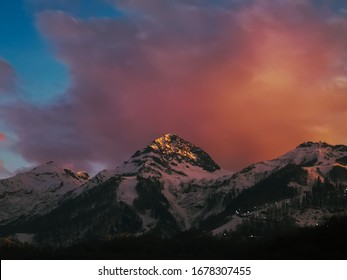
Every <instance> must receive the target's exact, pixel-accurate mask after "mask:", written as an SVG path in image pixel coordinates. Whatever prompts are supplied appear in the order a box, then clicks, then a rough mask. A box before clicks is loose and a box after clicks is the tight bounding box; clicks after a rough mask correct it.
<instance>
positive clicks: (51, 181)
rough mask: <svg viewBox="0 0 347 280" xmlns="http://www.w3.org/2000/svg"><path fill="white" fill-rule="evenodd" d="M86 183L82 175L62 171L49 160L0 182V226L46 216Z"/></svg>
mask: <svg viewBox="0 0 347 280" xmlns="http://www.w3.org/2000/svg"><path fill="white" fill-rule="evenodd" d="M88 180H89V176H88V174H87V173H86V172H83V171H80V172H76V173H75V172H73V171H71V170H69V169H62V168H59V167H58V166H57V165H56V164H55V163H54V162H52V161H50V162H47V163H45V164H43V165H40V166H38V167H36V168H34V169H32V170H30V171H27V172H24V173H21V174H18V175H16V176H14V177H12V178H8V179H2V180H0V225H6V224H7V223H9V222H12V223H14V222H23V221H27V220H30V219H33V218H35V217H38V216H41V215H44V214H47V213H48V212H50V211H51V210H53V209H54V208H56V207H57V206H58V204H59V201H60V200H61V199H62V198H63V196H64V195H65V194H66V193H68V192H70V191H73V190H75V189H76V188H78V187H80V186H81V185H82V184H83V183H85V182H87V181H88Z"/></svg>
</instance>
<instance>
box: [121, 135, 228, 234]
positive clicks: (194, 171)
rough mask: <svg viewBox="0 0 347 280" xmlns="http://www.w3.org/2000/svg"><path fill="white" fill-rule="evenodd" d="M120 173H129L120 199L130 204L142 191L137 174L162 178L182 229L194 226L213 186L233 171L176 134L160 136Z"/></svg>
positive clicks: (160, 179)
mask: <svg viewBox="0 0 347 280" xmlns="http://www.w3.org/2000/svg"><path fill="white" fill-rule="evenodd" d="M116 173H117V174H118V175H121V176H124V177H125V181H124V182H123V183H122V184H121V186H120V189H119V190H118V192H119V194H120V195H119V200H120V201H124V202H125V203H127V204H129V203H130V202H132V201H133V200H134V199H135V198H136V196H137V195H138V194H136V188H135V185H136V182H135V181H136V180H137V179H136V178H135V177H134V176H139V177H141V178H145V179H154V180H157V181H159V182H160V184H161V185H162V190H160V192H161V193H162V194H163V195H164V197H165V198H166V199H167V201H168V202H169V204H170V209H169V211H170V213H171V214H172V215H173V216H174V217H175V219H176V221H177V222H178V225H179V227H180V228H181V229H182V230H185V229H188V228H190V227H191V226H192V225H193V224H194V222H195V220H196V219H197V217H199V216H200V215H201V213H202V212H203V210H204V208H205V206H206V201H207V200H208V198H209V197H210V196H211V195H212V192H213V189H212V188H210V186H211V185H212V184H213V183H214V182H215V181H216V180H217V179H220V178H221V177H223V176H230V175H231V174H232V172H229V171H226V170H222V169H221V168H220V167H219V166H218V165H217V164H216V163H215V162H214V161H213V160H212V159H211V157H210V156H209V155H208V154H207V153H206V152H204V151H203V150H202V149H201V148H199V147H196V146H194V145H193V144H192V143H190V142H188V141H186V140H184V139H182V138H180V137H179V136H177V135H174V134H166V135H164V136H162V137H159V138H157V139H155V140H154V141H153V142H151V143H150V144H149V145H148V146H147V147H145V148H144V149H142V150H139V151H137V152H136V153H135V154H134V155H133V156H132V157H131V158H130V159H129V160H128V161H126V162H124V164H122V165H121V166H120V167H118V168H117V169H116ZM134 180H135V181H134ZM127 188H129V190H126V189H127ZM130 204H131V203H130ZM148 218H151V217H148V216H147V218H145V219H148ZM144 222H145V221H144Z"/></svg>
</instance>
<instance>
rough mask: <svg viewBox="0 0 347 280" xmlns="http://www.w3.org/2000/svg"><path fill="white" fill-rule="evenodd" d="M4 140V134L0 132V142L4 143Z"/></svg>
mask: <svg viewBox="0 0 347 280" xmlns="http://www.w3.org/2000/svg"><path fill="white" fill-rule="evenodd" d="M5 140H6V134H4V133H2V132H0V142H2V141H5Z"/></svg>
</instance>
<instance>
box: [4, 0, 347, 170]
mask: <svg viewBox="0 0 347 280" xmlns="http://www.w3.org/2000/svg"><path fill="white" fill-rule="evenodd" d="M346 122H347V1H345V0H341V1H338V0H214V1H212V0H190V1H183V0H176V1H175V0H94V1H92V0H56V1H49V0H22V1H20V0H13V1H2V2H1V4H0V177H6V176H9V175H11V174H14V173H16V172H19V171H20V170H23V168H28V167H31V166H34V165H37V164H40V163H43V162H46V161H49V160H53V161H56V162H58V163H59V164H61V165H63V166H66V167H70V168H72V169H75V170H79V169H85V170H87V171H89V172H91V173H93V172H95V171H96V170H99V169H101V168H114V167H116V166H117V165H118V164H119V163H121V162H122V161H124V160H126V159H128V158H129V157H130V156H131V155H132V154H133V153H134V152H135V151H136V150H137V149H140V148H143V147H144V146H145V145H147V144H148V143H149V142H150V141H151V140H153V139H154V138H156V137H159V136H161V135H163V134H165V133H175V134H178V135H179V136H181V137H182V138H184V139H186V140H188V141H191V142H192V143H194V144H196V145H198V146H200V147H201V148H203V149H204V150H205V151H207V152H208V153H209V154H210V155H211V157H212V158H214V159H215V161H216V162H217V163H218V164H219V165H221V166H222V167H223V168H226V169H229V170H238V169H240V168H243V167H245V166H247V165H248V164H250V163H253V162H256V161H261V160H265V159H271V158H274V157H277V156H280V155H281V154H283V153H285V152H287V151H289V150H291V149H293V148H294V147H295V146H297V145H298V144H300V143H302V142H305V141H319V140H323V141H326V142H329V143H332V144H347V125H346Z"/></svg>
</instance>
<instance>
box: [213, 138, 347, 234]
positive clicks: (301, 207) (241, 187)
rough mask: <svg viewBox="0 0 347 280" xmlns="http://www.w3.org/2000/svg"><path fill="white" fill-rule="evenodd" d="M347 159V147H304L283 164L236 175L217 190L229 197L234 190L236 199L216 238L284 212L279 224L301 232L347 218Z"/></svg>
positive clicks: (259, 165)
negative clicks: (336, 215) (338, 217)
mask: <svg viewBox="0 0 347 280" xmlns="http://www.w3.org/2000/svg"><path fill="white" fill-rule="evenodd" d="M346 159H347V146H344V145H330V144H328V143H325V142H305V143H303V144H301V145H299V146H297V147H296V148H295V149H294V150H292V151H290V152H288V153H286V154H284V155H283V156H281V157H279V158H276V159H273V160H268V161H263V162H259V163H255V164H252V165H250V166H248V167H246V168H244V169H243V170H241V171H239V172H236V173H235V174H233V175H232V176H231V177H230V178H228V179H226V180H225V179H224V182H223V184H224V186H222V187H221V188H219V189H218V192H222V193H226V194H228V193H229V194H230V192H231V190H235V188H236V189H237V193H238V195H237V197H232V198H231V199H229V201H228V202H227V204H228V206H227V207H226V210H225V213H224V216H223V215H222V216H223V217H224V218H225V217H228V218H226V220H228V222H226V223H225V224H224V225H222V226H220V227H218V228H217V229H215V230H214V232H215V233H219V232H221V231H224V230H235V228H236V227H237V226H238V225H239V224H240V222H242V221H243V220H245V219H244V218H245V217H246V216H247V217H251V218H255V219H258V218H259V219H260V218H261V219H265V220H266V219H269V215H270V214H269V213H270V212H271V211H277V210H278V209H282V210H283V208H285V209H286V210H285V211H283V212H285V213H284V214H283V215H277V216H278V217H276V219H277V218H278V219H283V218H284V217H285V216H291V218H293V220H294V221H293V223H295V224H296V225H298V226H312V225H319V224H320V223H321V222H324V219H326V218H329V217H331V216H332V214H333V213H332V212H336V210H338V211H340V212H342V213H341V214H343V215H344V214H345V211H344V210H343V211H342V209H343V208H344V207H345V206H346V205H345V203H346V186H347V160H346ZM323 200H324V201H325V203H323V202H322V201H323ZM282 210H281V211H282ZM220 219H221V218H220ZM224 222H225V220H224ZM220 223H223V222H220Z"/></svg>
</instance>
